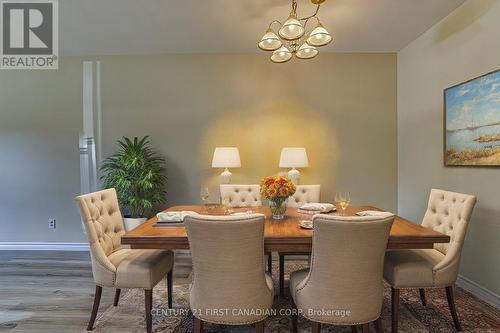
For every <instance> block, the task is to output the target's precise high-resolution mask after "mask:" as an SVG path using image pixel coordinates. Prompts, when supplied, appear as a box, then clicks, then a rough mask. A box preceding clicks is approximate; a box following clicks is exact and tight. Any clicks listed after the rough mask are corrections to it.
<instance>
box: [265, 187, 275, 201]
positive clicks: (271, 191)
mask: <svg viewBox="0 0 500 333" xmlns="http://www.w3.org/2000/svg"><path fill="white" fill-rule="evenodd" d="M276 193H277V191H276V189H275V188H274V186H273V187H269V188H268V189H267V192H266V194H267V197H268V198H273V197H274V196H275V195H276Z"/></svg>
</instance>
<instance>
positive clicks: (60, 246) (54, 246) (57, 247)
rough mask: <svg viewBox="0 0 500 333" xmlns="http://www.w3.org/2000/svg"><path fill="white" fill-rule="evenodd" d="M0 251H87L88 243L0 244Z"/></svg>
mask: <svg viewBox="0 0 500 333" xmlns="http://www.w3.org/2000/svg"><path fill="white" fill-rule="evenodd" d="M1 250H24V251H88V250H89V245H88V243H51V242H0V251H1Z"/></svg>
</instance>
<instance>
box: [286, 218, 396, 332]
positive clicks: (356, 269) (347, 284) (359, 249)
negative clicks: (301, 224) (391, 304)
mask: <svg viewBox="0 0 500 333" xmlns="http://www.w3.org/2000/svg"><path fill="white" fill-rule="evenodd" d="M393 221H394V216H393V215H391V216H388V217H384V218H380V217H373V216H364V217H359V216H349V217H344V216H333V215H326V214H318V215H315V216H314V217H313V241H312V242H313V249H312V258H311V268H310V270H309V275H307V277H306V278H305V279H304V280H303V281H301V282H300V283H299V284H298V285H296V286H295V297H294V299H295V303H296V304H297V307H298V308H299V309H304V310H305V309H307V310H309V309H312V310H320V309H346V310H350V312H351V313H350V315H349V316H345V317H337V316H331V315H325V314H321V311H318V313H316V312H317V311H311V314H308V315H307V316H306V317H307V318H308V319H311V320H314V321H319V322H325V323H332V324H343V325H348V324H353V323H365V322H369V321H374V320H375V319H377V318H378V317H379V316H380V312H381V310H382V300H383V283H382V272H383V266H384V255H385V250H386V247H387V240H388V239H389V232H390V230H391V226H392V223H393ZM292 292H293V291H292ZM307 310H305V311H304V312H305V313H308V311H307Z"/></svg>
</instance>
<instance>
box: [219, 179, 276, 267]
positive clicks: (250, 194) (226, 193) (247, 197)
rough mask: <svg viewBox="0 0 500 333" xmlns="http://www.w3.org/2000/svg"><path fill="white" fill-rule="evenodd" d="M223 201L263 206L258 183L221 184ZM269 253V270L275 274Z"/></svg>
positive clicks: (241, 206)
mask: <svg viewBox="0 0 500 333" xmlns="http://www.w3.org/2000/svg"><path fill="white" fill-rule="evenodd" d="M220 196H221V202H224V201H226V202H228V203H229V206H230V207H234V208H243V207H258V206H262V200H261V197H260V186H259V185H258V184H250V185H245V184H240V185H233V184H221V185H220ZM266 255H267V271H268V272H269V274H271V275H272V274H273V255H272V253H266Z"/></svg>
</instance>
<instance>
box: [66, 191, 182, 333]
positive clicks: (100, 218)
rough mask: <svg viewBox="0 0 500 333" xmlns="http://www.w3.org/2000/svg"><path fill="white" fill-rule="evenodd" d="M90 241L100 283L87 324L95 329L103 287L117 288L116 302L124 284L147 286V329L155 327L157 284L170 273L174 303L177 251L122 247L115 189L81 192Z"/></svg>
mask: <svg viewBox="0 0 500 333" xmlns="http://www.w3.org/2000/svg"><path fill="white" fill-rule="evenodd" d="M75 200H76V201H77V203H78V205H79V207H80V214H81V216H82V220H83V222H84V225H85V230H86V232H87V237H88V240H89V245H90V257H91V260H92V274H93V276H94V282H95V284H96V288H95V296H94V306H93V308H92V314H91V316H90V321H89V324H88V327H87V330H88V331H91V330H92V329H93V327H94V322H95V319H96V316H97V311H98V310H99V303H100V300H101V293H102V287H111V288H116V292H115V299H114V303H113V305H114V306H117V305H118V301H119V298H120V290H121V289H122V288H138V289H144V291H145V292H144V296H145V305H146V329H147V332H151V331H152V317H151V309H152V302H153V287H154V286H155V285H156V284H157V283H158V282H159V281H160V280H162V279H163V278H164V277H165V275H167V287H168V288H167V289H168V306H169V307H172V268H173V264H174V255H173V253H172V252H171V251H165V250H132V249H125V248H122V247H121V245H120V243H121V236H122V235H124V234H125V228H124V226H123V220H122V215H121V213H120V208H119V205H118V199H117V196H116V191H115V189H108V190H103V191H99V192H95V193H90V194H86V195H81V196H79V197H76V199H75Z"/></svg>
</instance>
